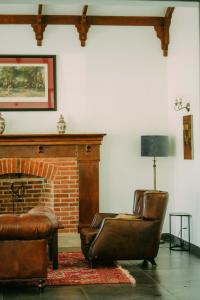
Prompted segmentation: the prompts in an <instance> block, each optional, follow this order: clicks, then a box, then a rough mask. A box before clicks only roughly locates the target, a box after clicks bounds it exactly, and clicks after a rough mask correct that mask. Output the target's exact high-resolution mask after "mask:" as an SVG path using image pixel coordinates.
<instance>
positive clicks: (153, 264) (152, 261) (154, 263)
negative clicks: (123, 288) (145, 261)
mask: <svg viewBox="0 0 200 300" xmlns="http://www.w3.org/2000/svg"><path fill="white" fill-rule="evenodd" d="M149 261H150V263H151V264H152V268H153V269H155V268H156V267H157V264H156V262H155V260H154V258H151V259H149Z"/></svg>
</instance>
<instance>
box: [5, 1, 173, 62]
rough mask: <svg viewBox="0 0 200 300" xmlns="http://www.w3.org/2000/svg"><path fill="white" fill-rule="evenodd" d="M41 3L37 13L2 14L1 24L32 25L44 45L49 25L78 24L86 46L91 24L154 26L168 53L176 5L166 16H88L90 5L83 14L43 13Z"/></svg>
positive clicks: (38, 42)
mask: <svg viewBox="0 0 200 300" xmlns="http://www.w3.org/2000/svg"><path fill="white" fill-rule="evenodd" d="M42 8H43V6H42V5H41V4H39V6H38V14H37V15H10V14H8V15H0V25H6V24H7V25H31V26H32V27H33V30H34V32H35V36H36V40H37V45H38V46H41V45H42V40H43V33H44V30H45V28H46V26H47V25H74V26H76V28H77V30H78V33H79V39H80V41H81V46H85V42H86V40H87V32H88V30H89V28H90V26H91V25H94V26H98V25H104V26H153V27H154V29H155V31H156V33H157V37H158V38H159V39H160V41H161V48H162V50H163V55H164V56H167V54H168V45H169V28H170V24H171V18H172V14H173V11H174V7H168V8H167V10H166V13H165V16H164V17H152V16H88V15H87V10H88V5H84V7H83V11H82V15H42Z"/></svg>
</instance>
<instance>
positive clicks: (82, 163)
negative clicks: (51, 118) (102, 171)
mask: <svg viewBox="0 0 200 300" xmlns="http://www.w3.org/2000/svg"><path fill="white" fill-rule="evenodd" d="M104 135H105V134H23V135H22V134H20V135H1V136H0V175H1V178H0V184H3V180H4V181H5V178H4V179H2V175H4V176H5V177H8V175H9V176H11V180H13V179H12V176H13V174H17V175H19V174H20V176H19V177H22V178H20V179H18V180H22V181H23V180H25V179H24V178H26V176H27V177H30V176H33V177H34V178H35V180H36V179H37V178H38V179H39V181H40V182H43V183H44V186H43V191H44V192H43V194H42V195H41V196H40V199H39V204H41V205H47V206H50V207H51V208H52V209H53V210H54V212H55V214H56V215H57V217H58V220H59V221H60V222H61V223H62V224H63V225H64V229H63V231H64V232H68V233H69V232H77V231H78V228H80V227H83V226H85V225H88V224H90V223H91V220H92V218H93V216H94V214H95V213H96V212H98V211H99V161H100V145H101V142H102V139H103V136H104ZM9 178H10V177H9ZM26 180H27V179H26ZM29 182H30V180H29ZM4 184H5V183H4ZM37 189H38V186H37V184H35V185H34V180H33V186H32V187H30V186H29V194H30V195H32V196H31V197H32V198H36V197H37V195H36V194H37ZM1 190H3V188H2V189H1ZM4 190H5V187H4ZM3 193H4V192H3ZM5 194H6V193H5ZM7 194H8V192H7ZM2 199H3V200H2V203H3V204H2V203H0V205H1V204H2V205H3V206H4V207H5V206H6V195H3V197H2ZM34 205H35V204H34ZM27 207H29V206H28V205H27ZM29 208H30V207H29Z"/></svg>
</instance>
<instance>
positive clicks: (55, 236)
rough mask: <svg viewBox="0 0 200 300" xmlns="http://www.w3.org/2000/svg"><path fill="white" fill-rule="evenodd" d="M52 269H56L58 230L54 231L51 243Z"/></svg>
mask: <svg viewBox="0 0 200 300" xmlns="http://www.w3.org/2000/svg"><path fill="white" fill-rule="evenodd" d="M51 243H52V244H51V247H52V248H51V251H52V253H51V254H52V262H53V269H54V270H55V269H58V230H55V231H54V233H53V236H52V242H51Z"/></svg>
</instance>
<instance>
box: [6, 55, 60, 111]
mask: <svg viewBox="0 0 200 300" xmlns="http://www.w3.org/2000/svg"><path fill="white" fill-rule="evenodd" d="M34 110H35V111H36V110H41V111H42V110H54V111H55V110H57V101H56V56H55V55H0V111H34Z"/></svg>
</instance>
